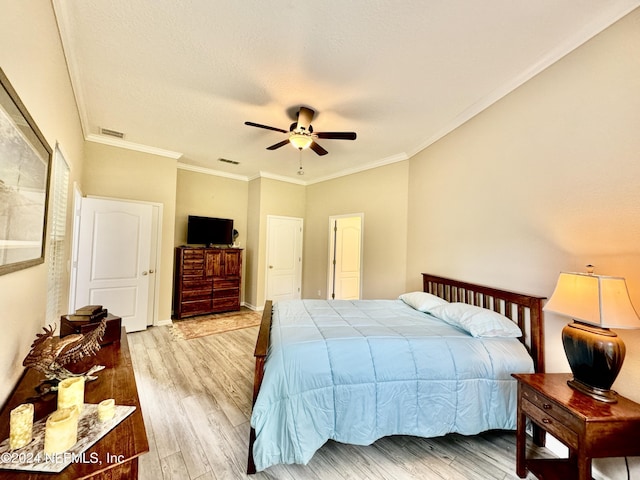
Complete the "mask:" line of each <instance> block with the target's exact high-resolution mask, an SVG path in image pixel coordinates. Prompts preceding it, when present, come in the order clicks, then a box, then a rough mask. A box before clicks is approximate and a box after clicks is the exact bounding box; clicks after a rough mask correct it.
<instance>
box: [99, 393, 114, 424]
mask: <svg viewBox="0 0 640 480" xmlns="http://www.w3.org/2000/svg"><path fill="white" fill-rule="evenodd" d="M115 414H116V401H115V400H114V399H113V398H107V399H106V400H103V401H101V402H100V403H99V404H98V420H100V421H101V422H106V421H107V420H111V419H112V418H113V417H114V415H115Z"/></svg>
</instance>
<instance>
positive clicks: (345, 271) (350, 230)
mask: <svg viewBox="0 0 640 480" xmlns="http://www.w3.org/2000/svg"><path fill="white" fill-rule="evenodd" d="M362 217H363V216H362V214H359V215H349V216H336V217H331V218H330V219H329V224H330V225H329V232H330V233H329V237H330V238H331V241H330V242H329V244H330V245H329V249H330V252H329V258H330V262H329V288H328V289H327V291H328V292H329V298H333V299H340V300H357V299H359V298H360V297H361V292H362V282H361V278H362V220H363V219H362Z"/></svg>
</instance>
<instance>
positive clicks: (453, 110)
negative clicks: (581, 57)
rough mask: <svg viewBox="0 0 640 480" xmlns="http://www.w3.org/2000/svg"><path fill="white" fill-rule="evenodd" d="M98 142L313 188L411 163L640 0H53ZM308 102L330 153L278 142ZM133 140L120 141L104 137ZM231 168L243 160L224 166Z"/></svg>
mask: <svg viewBox="0 0 640 480" xmlns="http://www.w3.org/2000/svg"><path fill="white" fill-rule="evenodd" d="M53 4H54V8H55V12H56V16H57V19H58V23H59V26H60V32H61V37H62V41H63V45H64V49H65V54H66V56H67V62H68V65H69V71H70V76H71V80H72V84H73V88H74V91H75V95H76V99H77V102H78V109H79V112H80V118H81V122H82V126H83V129H84V134H85V137H86V138H87V139H90V140H94V141H102V142H105V143H110V144H115V145H121V146H125V147H129V148H134V149H138V150H142V151H151V152H155V153H160V154H165V155H169V156H172V155H173V156H175V157H179V162H180V163H183V164H186V165H190V166H193V167H194V168H195V169H201V168H202V169H211V170H215V171H219V172H221V173H222V174H226V175H230V176H238V177H239V178H253V177H255V176H256V175H258V174H260V173H262V175H265V176H270V177H272V178H283V179H290V180H291V181H298V182H302V183H313V182H317V181H320V180H322V179H327V178H332V177H335V176H339V175H344V174H347V173H351V172H355V171H359V170H363V169H366V168H371V167H373V166H378V165H383V164H386V163H391V162H394V161H399V160H403V159H406V158H409V157H410V156H412V155H414V154H415V153H417V152H418V151H420V150H421V149H423V148H425V147H426V146H428V145H429V144H431V143H433V142H434V141H436V140H437V139H439V138H441V137H442V136H443V135H445V134H446V133H448V132H449V131H451V130H452V129H454V128H456V127H457V126H459V125H460V124H462V123H463V122H465V121H466V120H468V119H469V118H471V117H472V116H474V115H476V114H477V113H479V112H480V111H482V110H483V109H484V108H486V107H487V106H489V105H491V104H492V103H493V102H495V101H496V100H498V99H499V98H500V97H502V96H504V95H506V94H507V93H509V92H510V91H511V90H513V89H514V88H516V87H517V86H519V85H520V84H522V83H523V82H525V81H527V80H528V79H529V78H531V77H532V76H533V75H535V74H537V73H538V72H540V71H541V70H543V69H544V68H546V67H547V66H549V65H550V64H552V63H553V62H555V61H557V60H558V59H559V58H561V57H562V56H564V55H566V54H567V53H568V52H570V51H571V50H573V49H574V48H576V47H577V46H579V45H580V44H582V43H584V42H585V41H586V40H588V39H589V38H591V37H592V36H594V35H595V34H597V33H598V32H600V31H602V30H603V29H604V28H606V27H607V26H609V25H610V24H611V23H613V22H614V21H616V20H617V19H619V18H620V17H621V16H623V15H625V14H626V13H628V12H630V11H631V10H633V9H634V8H636V7H638V6H639V5H640V1H638V0H607V1H603V0H564V1H558V0H485V1H481V0H428V1H427V0H403V1H398V0H396V1H391V0H377V1H376V0H354V1H349V0H323V1H315V2H311V1H307V0H298V1H297V2H294V1H290V0H269V1H267V0H246V1H232V0H184V1H176V0H108V1H105V0H53ZM300 105H304V106H308V107H311V108H313V109H314V110H315V111H316V112H317V113H316V116H315V118H314V120H313V122H312V124H313V127H314V129H315V130H316V131H355V132H357V134H358V138H357V139H356V140H355V141H345V140H318V143H319V144H320V145H322V146H323V147H324V148H325V149H326V150H328V151H329V154H328V155H325V156H323V157H320V156H317V155H316V154H315V153H313V152H312V151H310V150H305V151H304V152H303V153H302V163H303V166H304V171H305V175H304V176H298V175H297V174H296V173H297V171H298V167H299V161H300V155H299V152H298V151H296V150H295V149H294V148H292V147H290V146H289V145H286V146H284V147H282V148H280V149H278V150H275V151H268V150H266V147H267V146H269V145H272V144H274V143H277V142H279V141H280V140H284V139H285V138H286V135H285V134H282V133H278V132H272V131H268V130H264V129H258V128H253V127H249V126H245V125H244V122H245V121H252V122H256V123H261V124H266V125H271V126H274V127H278V128H282V129H284V130H288V128H289V124H290V123H291V122H292V121H293V120H294V116H293V115H294V113H295V112H296V111H297V109H298V107H299V106H300ZM101 128H107V129H111V130H116V131H120V132H123V133H124V134H125V139H124V141H120V140H116V139H114V138H113V137H108V136H104V135H101V134H100V129H101ZM220 158H225V159H229V160H233V161H237V162H240V163H239V165H230V164H227V163H222V162H220V161H219V160H218V159H220Z"/></svg>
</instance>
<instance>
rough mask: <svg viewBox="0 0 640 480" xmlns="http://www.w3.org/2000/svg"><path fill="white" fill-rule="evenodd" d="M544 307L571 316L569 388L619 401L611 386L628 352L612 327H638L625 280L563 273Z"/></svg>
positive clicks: (566, 339) (566, 335) (565, 337)
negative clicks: (570, 375) (571, 374)
mask: <svg viewBox="0 0 640 480" xmlns="http://www.w3.org/2000/svg"><path fill="white" fill-rule="evenodd" d="M588 267H591V266H588ZM591 272H592V271H591ZM543 310H545V311H549V312H555V313H558V314H560V315H566V316H568V317H571V318H573V322H572V323H570V324H568V325H567V326H565V327H564V329H563V330H562V344H563V346H564V351H565V353H566V355H567V360H568V361H569V366H570V367H571V371H572V372H573V379H572V380H569V381H568V382H567V383H568V384H569V386H571V387H572V388H574V389H576V390H578V391H580V392H582V393H584V394H586V395H589V396H590V397H593V398H595V399H596V400H599V401H601V402H607V403H615V402H617V401H618V400H617V393H616V392H614V391H613V390H611V385H613V382H614V381H615V379H616V377H617V376H618V373H619V372H620V368H622V362H623V361H624V356H625V351H626V350H625V346H624V342H623V341H622V339H621V338H620V337H618V335H616V333H615V332H612V331H611V330H609V328H628V329H632V328H633V329H634V328H640V319H639V318H638V314H637V313H636V311H635V309H634V308H633V305H632V304H631V299H630V298H629V292H628V290H627V284H626V282H625V279H624V278H622V277H609V276H603V275H594V274H593V273H565V272H562V273H560V276H559V278H558V283H557V285H556V289H555V291H554V292H553V295H552V296H551V298H550V299H549V301H548V302H547V304H546V305H545V307H544V309H543Z"/></svg>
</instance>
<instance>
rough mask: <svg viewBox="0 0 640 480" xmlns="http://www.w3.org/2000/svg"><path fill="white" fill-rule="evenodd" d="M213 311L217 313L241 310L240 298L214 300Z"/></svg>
mask: <svg viewBox="0 0 640 480" xmlns="http://www.w3.org/2000/svg"><path fill="white" fill-rule="evenodd" d="M213 309H214V310H215V311H216V312H224V311H229V310H240V298H238V296H237V295H236V297H235V298H233V297H231V298H214V299H213Z"/></svg>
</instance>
